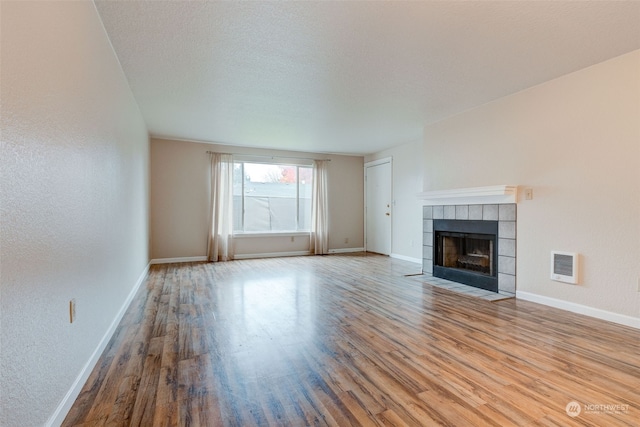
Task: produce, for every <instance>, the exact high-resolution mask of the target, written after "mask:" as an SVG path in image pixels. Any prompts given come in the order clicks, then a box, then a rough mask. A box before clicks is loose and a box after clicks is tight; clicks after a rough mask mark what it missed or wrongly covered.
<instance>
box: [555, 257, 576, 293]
mask: <svg viewBox="0 0 640 427" xmlns="http://www.w3.org/2000/svg"><path fill="white" fill-rule="evenodd" d="M578 259H579V257H578V254H577V253H575V252H561V251H551V280H556V281H558V282H565V283H572V284H574V285H575V284H577V283H578Z"/></svg>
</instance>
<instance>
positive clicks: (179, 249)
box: [151, 138, 364, 259]
mask: <svg viewBox="0 0 640 427" xmlns="http://www.w3.org/2000/svg"><path fill="white" fill-rule="evenodd" d="M207 151H218V152H223V153H234V154H253V155H265V156H294V157H310V158H317V159H323V158H329V159H331V161H330V162H329V165H328V178H327V186H328V187H329V188H328V191H329V248H330V249H331V250H336V249H337V250H341V249H350V248H362V247H363V246H364V225H363V224H364V218H363V215H362V212H363V188H364V187H363V185H364V184H363V181H364V180H363V175H362V168H363V158H362V157H359V156H341V155H327V154H313V153H300V152H290V151H276V150H265V149H253V148H244V147H235V146H225V145H216V144H206V143H199V142H189V141H173V140H166V139H156V138H152V140H151V257H152V258H153V259H167V258H168V259H173V258H183V257H189V258H192V257H195V258H197V257H204V256H205V255H206V252H207V215H208V203H209V156H208V155H207V153H206V152H207ZM345 239H348V240H349V243H345ZM308 250H309V238H308V236H295V237H294V239H293V241H291V237H289V236H282V237H252V238H246V237H244V238H239V239H236V241H235V251H236V255H237V256H238V257H241V256H243V255H254V254H272V253H278V252H280V253H283V252H284V253H291V252H294V253H295V252H305V251H308Z"/></svg>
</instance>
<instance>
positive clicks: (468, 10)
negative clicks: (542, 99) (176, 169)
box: [95, 0, 640, 154]
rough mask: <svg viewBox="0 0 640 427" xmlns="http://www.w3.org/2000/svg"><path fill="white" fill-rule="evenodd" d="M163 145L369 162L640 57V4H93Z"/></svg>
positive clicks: (144, 113) (451, 2)
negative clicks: (429, 129)
mask: <svg viewBox="0 0 640 427" xmlns="http://www.w3.org/2000/svg"><path fill="white" fill-rule="evenodd" d="M95 3H96V6H97V9H98V12H99V13H100V16H101V17H102V20H103V22H104V25H105V28H106V30H107V33H108V35H109V38H110V39H111V42H112V43H113V46H114V49H115V51H116V54H117V55H118V58H119V59H120V62H121V63H122V67H123V69H124V72H125V74H126V76H127V78H128V80H129V83H130V85H131V89H132V90H133V93H134V95H135V97H136V99H137V101H138V103H139V105H140V109H141V111H142V114H143V116H144V118H145V120H146V122H147V126H148V128H149V131H150V133H151V134H152V135H153V136H164V137H172V138H178V139H190V140H200V141H210V142H217V143H223V144H232V145H246V146H254V147H269V148H281V149H292V150H301V151H312V152H333V153H357V154H366V153H372V152H375V151H378V150H381V149H384V148H388V147H390V146H393V145H397V144H400V143H404V142H408V141H412V140H416V139H419V138H421V137H422V131H423V127H424V125H425V124H429V123H433V122H436V121H438V120H441V119H443V118H445V117H448V116H451V115H454V114H457V113H460V112H462V111H464V110H467V109H470V108H473V107H475V106H478V105H481V104H484V103H486V102H489V101H491V100H494V99H497V98H500V97H502V96H505V95H508V94H511V93H514V92H517V91H520V90H522V89H525V88H527V87H531V86H533V85H536V84H539V83H542V82H544V81H547V80H550V79H553V78H555V77H558V76H561V75H563V74H567V73H570V72H572V71H576V70H579V69H581V68H584V67H587V66H589V65H592V64H596V63H598V62H602V61H604V60H606V59H609V58H612V57H615V56H618V55H621V54H623V53H626V52H630V51H632V50H636V49H640V2H636V1H633V2H612V1H603V2H578V1H567V2H565V1H554V2H551V1H547V2H538V1H533V2H529V1H520V2H515V1H514V2H457V1H443V2H324V1H322V2H315V1H306V2H293V1H292V2H288V1H285V2H214V1H204V2H202V1H188V2H182V1H112V0H109V1H103V0H96V1H95Z"/></svg>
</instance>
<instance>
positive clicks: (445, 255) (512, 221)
mask: <svg viewBox="0 0 640 427" xmlns="http://www.w3.org/2000/svg"><path fill="white" fill-rule="evenodd" d="M516 221H517V215H516V203H491V204H456V205H427V206H424V207H423V256H422V258H423V259H422V266H423V272H424V273H426V274H432V275H434V276H438V277H443V278H445V279H447V280H453V281H456V282H461V283H465V281H466V282H467V283H465V284H468V285H470V286H476V287H480V288H483V289H490V290H492V291H494V292H500V293H501V294H515V291H516V237H517V236H516ZM434 223H435V224H436V227H443V224H444V227H446V228H447V230H446V231H445V232H442V231H438V230H435V232H434ZM456 224H458V225H461V226H462V227H461V228H460V229H456V228H455V227H456ZM471 225H474V226H475V228H473V227H471ZM451 227H454V228H451ZM470 227H471V228H470ZM492 229H493V230H495V231H493V233H494V234H495V233H496V232H497V235H496V236H495V238H489V237H487V238H486V239H485V240H486V241H485V242H483V241H482V240H483V236H485V235H487V236H489V235H491V233H492V231H491V230H492ZM484 230H488V231H484ZM436 237H438V239H439V241H440V242H441V243H440V245H442V246H445V245H448V248H442V249H440V250H439V251H435V250H434V248H436V247H437V246H438V244H437V240H436V239H435V238H436ZM466 237H469V238H468V239H466V240H468V241H469V243H462V241H461V239H463V238H466ZM442 242H446V243H442ZM455 242H460V243H455ZM494 245H497V249H496V250H495V251H494ZM453 246H457V247H459V248H463V247H464V248H466V249H458V250H457V252H460V254H456V255H451V251H452V249H449V248H451V247H453ZM453 251H454V252H456V250H455V249H453ZM462 252H464V253H462ZM492 254H495V255H492ZM452 256H453V257H454V258H455V260H454V261H447V259H451V257H452ZM494 258H497V259H494ZM442 267H450V268H444V269H443V268H442ZM458 270H467V271H468V272H465V271H462V275H461V276H460V275H456V273H457V271H458ZM443 271H444V273H443ZM474 273H476V274H474ZM491 276H493V277H494V278H493V279H492V280H493V282H495V284H490V285H485V284H480V282H478V281H477V280H476V279H477V278H479V279H483V277H484V278H490V277H491ZM489 281H491V280H489ZM481 282H482V281H481ZM493 282H492V283H493ZM482 283H486V280H485V281H484V282H482Z"/></svg>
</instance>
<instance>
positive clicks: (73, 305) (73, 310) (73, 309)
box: [69, 298, 76, 323]
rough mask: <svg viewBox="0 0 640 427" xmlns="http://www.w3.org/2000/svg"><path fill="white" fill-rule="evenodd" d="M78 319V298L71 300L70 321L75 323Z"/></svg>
mask: <svg viewBox="0 0 640 427" xmlns="http://www.w3.org/2000/svg"><path fill="white" fill-rule="evenodd" d="M74 320H76V299H75V298H74V299H72V300H70V301H69V323H73V321H74Z"/></svg>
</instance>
